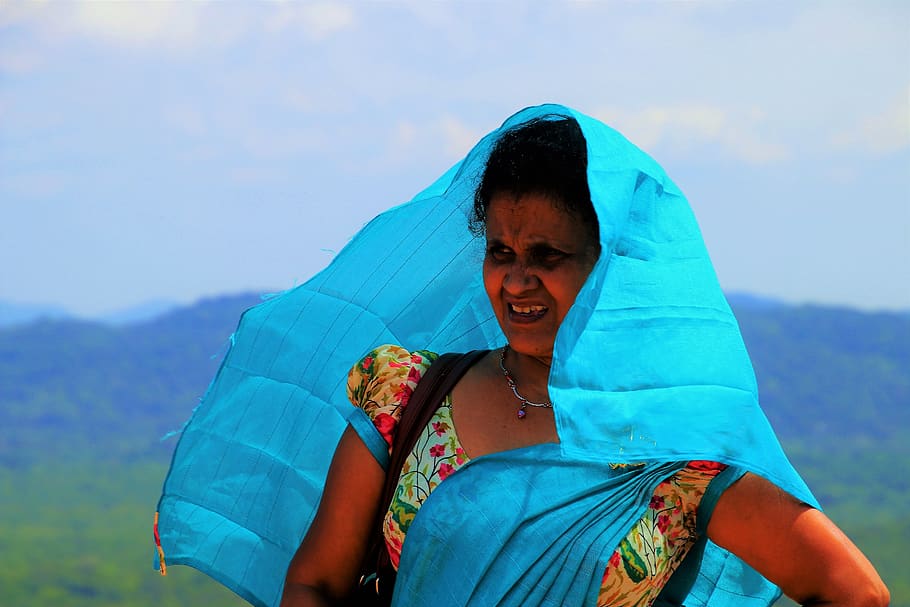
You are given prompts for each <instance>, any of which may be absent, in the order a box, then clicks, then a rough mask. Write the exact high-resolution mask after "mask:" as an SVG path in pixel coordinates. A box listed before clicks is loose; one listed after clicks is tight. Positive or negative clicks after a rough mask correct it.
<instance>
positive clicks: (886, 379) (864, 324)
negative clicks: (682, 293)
mask: <svg viewBox="0 0 910 607" xmlns="http://www.w3.org/2000/svg"><path fill="white" fill-rule="evenodd" d="M260 301H261V297H260V296H259V295H258V294H250V293H246V294H239V295H231V296H224V297H217V298H212V299H207V300H204V301H201V302H199V303H197V304H194V305H192V306H185V307H176V308H172V309H169V310H166V311H163V312H162V313H156V314H154V315H152V317H150V318H145V319H142V320H138V321H133V322H125V324H120V325H117V324H114V323H111V322H99V321H87V320H79V319H72V318H59V317H55V316H54V314H52V313H48V314H45V315H44V316H45V317H44V318H42V319H36V318H32V319H31V321H30V322H26V323H20V324H16V325H13V326H6V327H0V413H2V418H3V423H2V424H0V480H3V479H7V480H6V481H5V482H6V485H4V486H5V487H6V491H7V493H6V494H3V493H2V491H0V499H3V500H9V499H13V503H15V500H16V499H20V498H19V497H18V495H17V493H16V492H17V489H16V487H20V486H22V485H24V484H27V483H28V479H32V478H48V479H51V480H49V481H47V482H50V483H53V485H54V487H56V488H59V491H57V493H56V494H55V495H57V497H56V498H53V499H56V500H58V501H59V503H61V504H62V503H66V505H67V508H69V507H70V506H74V507H79V508H82V509H83V510H84V509H85V508H86V507H88V506H86V505H85V504H87V503H90V502H91V500H90V499H89V498H90V497H91V495H94V494H91V495H82V494H80V491H81V488H82V487H83V486H93V485H87V484H86V483H89V480H87V479H91V482H92V483H99V482H102V481H101V480H98V479H95V477H94V476H93V474H94V472H95V471H97V470H102V469H104V470H119V471H120V472H118V473H117V474H119V475H121V476H119V477H117V478H122V480H118V481H116V482H117V483H120V484H114V485H112V486H111V487H109V488H108V489H107V490H108V491H109V492H110V493H109V494H105V495H110V496H112V497H103V496H101V497H98V499H115V497H114V496H120V495H122V494H124V493H129V492H130V491H133V492H135V491H139V490H140V488H141V489H142V491H147V492H148V496H147V497H146V498H144V499H146V500H148V502H149V503H148V506H147V508H148V509H152V508H153V507H154V499H155V495H156V494H155V492H156V491H157V487H158V486H159V483H160V482H161V480H163V476H164V470H165V466H166V462H167V461H168V460H169V457H170V454H171V452H172V450H173V448H174V445H175V444H176V439H175V438H169V439H166V440H162V437H164V436H166V435H168V434H169V433H170V434H173V433H174V432H175V431H179V430H180V428H181V427H182V424H183V423H184V422H185V421H186V420H187V418H188V417H189V415H190V414H191V412H192V410H193V408H194V407H195V406H196V404H197V403H198V402H199V399H200V397H201V396H202V395H203V394H204V392H205V390H206V387H207V386H208V384H209V382H210V381H211V379H212V377H213V376H214V374H215V372H216V370H217V368H218V365H219V363H220V360H221V358H222V356H223V354H224V353H225V352H226V350H227V346H228V343H229V336H230V334H231V333H232V332H233V330H234V329H235V328H236V326H237V322H238V320H239V318H240V315H241V313H242V312H243V311H244V310H245V309H247V308H249V307H250V306H253V305H256V304H257V303H259V302H260ZM730 301H731V305H732V306H733V308H734V311H735V312H736V314H737V318H738V319H739V323H740V326H741V328H742V332H743V337H744V339H745V342H746V345H747V347H748V348H749V352H750V354H751V356H752V360H753V363H754V366H755V371H756V376H757V378H758V381H759V386H760V394H761V399H762V405H763V407H764V409H765V412H766V413H767V415H768V418H769V420H770V421H771V423H772V425H773V426H774V428H775V429H776V431H777V433H778V435H779V436H780V437H781V440H782V442H783V443H784V446H785V448H786V450H787V452H788V454H789V456H790V457H791V459H792V460H793V462H794V464H795V465H796V467H797V469H799V470H800V472H801V473H802V474H803V476H804V477H805V478H806V480H807V482H808V483H809V486H810V487H811V488H812V490H813V491H814V492H815V494H816V495H817V496H818V498H819V499H820V501H821V502H822V504H823V505H824V506H825V507H826V508H827V511H828V513H829V515H830V516H832V518H834V519H835V520H836V521H838V523H839V524H841V525H843V526H844V529H845V530H846V532H847V533H848V534H849V535H850V536H851V537H852V538H853V539H854V540H855V541H857V543H858V544H860V545H861V546H862V547H863V549H864V550H866V551H867V553H868V554H869V555H870V558H871V559H872V560H873V562H874V563H875V564H876V566H878V567H879V568H880V570H881V571H882V574H883V576H885V577H886V581H889V584H890V585H891V588H892V596H893V597H894V598H895V600H894V603H893V604H894V605H895V606H897V605H904V606H905V607H910V604H908V603H907V602H905V601H904V602H902V601H903V600H904V599H900V597H910V585H908V584H907V583H905V582H904V581H903V580H904V579H905V577H906V576H905V574H904V573H903V569H904V568H905V567H904V566H902V565H901V564H900V563H902V562H904V560H905V559H904V553H905V551H906V545H907V543H908V542H910V519H907V517H906V514H905V510H904V506H905V504H906V502H907V500H908V499H910V476H908V475H907V473H906V465H907V462H908V461H910V440H908V439H910V433H908V430H910V406H908V405H910V314H906V313H867V312H858V311H855V310H849V309H844V308H827V307H819V306H792V305H787V304H784V303H781V302H776V301H773V300H766V299H763V298H755V297H752V296H749V295H740V294H736V295H732V296H731V297H730ZM48 312H53V310H49V311H48ZM140 316H141V315H140ZM149 466H151V467H152V468H153V469H157V470H159V471H160V472H158V473H156V475H160V477H161V478H157V476H156V477H152V478H150V479H147V480H146V481H145V484H143V485H142V487H139V486H137V487H133V483H134V482H135V479H137V478H140V477H142V475H143V474H144V475H145V476H146V477H148V475H149ZM56 470H59V472H54V471H56ZM36 474H37V475H38V476H37V477H35V475H36ZM42 474H43V475H44V476H41V475H42ZM73 475H75V477H73ZM71 478H73V479H74V480H73V481H72V482H73V483H75V485H73V486H72V487H70V486H69V485H67V484H66V483H67V482H69V480H70V479H71ZM143 478H144V477H143ZM79 479H82V480H79ZM125 479H129V481H127V480H125ZM80 483H82V484H80ZM2 484H3V483H0V485H2ZM71 484H72V483H71ZM55 490H56V489H55ZM33 499H34V500H36V501H35V503H36V504H41V505H44V502H43V498H40V499H39V498H38V497H33ZM3 503H8V502H3ZM80 504H81V505H80ZM29 507H31V506H29ZM52 510H53V508H52ZM23 512H24V511H23ZM144 514H146V512H145V510H144V508H143V507H139V508H138V509H137V513H136V514H130V516H142V515H144ZM66 516H68V515H65V516H64V517H63V518H64V520H61V521H59V522H58V523H55V524H58V525H62V526H60V527H57V529H58V531H56V532H55V533H60V534H64V535H66V533H67V532H66V530H67V529H69V527H70V526H72V524H73V521H72V520H69V519H66ZM48 517H50V518H53V517H51V515H50V514H48V515H47V516H46V517H45V518H48ZM0 520H2V518H0ZM48 520H49V519H48ZM55 520H56V519H55ZM73 520H75V519H73ZM79 520H82V521H83V523H80V524H84V525H85V524H88V522H85V521H89V522H90V521H94V520H95V514H93V513H84V514H83V518H82V519H79ZM41 524H45V523H41ZM24 528H28V527H27V526H26V527H24ZM34 528H35V529H38V528H39V527H34ZM17 529H18V527H17ZM98 529H99V530H98V531H97V533H96V534H102V531H104V530H105V529H106V527H104V526H103V525H102V526H101V527H99V528H98ZM6 532H7V533H11V531H9V529H7V531H6ZM118 533H120V532H118ZM20 535H21V534H20ZM70 535H72V534H70ZM26 536H27V537H26ZM79 537H81V536H79ZM23 538H24V539H23ZM23 538H20V539H19V540H17V541H18V542H19V543H18V544H15V545H16V546H18V547H17V548H15V549H14V548H11V549H10V550H11V551H12V552H16V553H17V554H19V552H20V551H22V550H25V549H26V548H27V547H29V546H31V545H32V544H33V539H32V538H31V536H28V534H25V536H23ZM80 541H85V542H86V543H87V544H89V545H90V544H91V543H92V542H94V541H97V540H96V539H95V538H94V536H93V539H91V540H88V539H83V540H80ZM48 554H52V552H48ZM42 558H44V559H45V560H46V559H54V558H55V557H51V556H45V557H42ZM20 560H21V561H22V563H34V562H35V561H34V559H33V560H29V559H28V558H26V557H22V558H21V559H20ZM39 560H40V559H39ZM42 562H43V561H42ZM80 562H81V561H80ZM56 565H57V561H56V560H53V561H48V564H46V565H43V567H45V568H48V567H56ZM22 567H23V570H24V571H25V570H28V567H29V565H27V564H23V565H22ZM44 570H46V569H40V568H39V569H37V571H39V572H40V571H44ZM47 570H49V569H47ZM78 571H81V569H79V570H78ZM78 571H77V570H73V571H70V573H69V575H70V578H73V579H78V575H80V574H79V573H78ZM35 576H38V578H35V579H39V578H40V573H36V574H35ZM2 579H4V578H2V575H0V581H2ZM29 579H31V578H29ZM68 579H69V578H68ZM40 580H41V581H40V582H34V583H43V580H44V578H40ZM17 604H19V603H17ZM36 604H38V603H36ZM73 604H75V603H73ZM80 604H81V603H80Z"/></svg>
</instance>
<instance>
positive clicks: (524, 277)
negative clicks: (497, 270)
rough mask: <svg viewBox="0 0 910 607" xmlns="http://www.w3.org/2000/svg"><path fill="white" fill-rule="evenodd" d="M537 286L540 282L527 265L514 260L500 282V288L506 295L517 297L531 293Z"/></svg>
mask: <svg viewBox="0 0 910 607" xmlns="http://www.w3.org/2000/svg"><path fill="white" fill-rule="evenodd" d="M539 284H540V280H539V279H538V278H537V274H535V273H534V271H533V269H532V268H530V267H529V266H528V264H527V263H522V262H520V261H518V260H516V261H515V263H513V264H511V265H510V266H509V269H508V270H507V271H506V275H505V276H504V277H503V281H502V288H503V289H504V290H505V291H506V292H507V293H510V294H512V295H519V294H521V293H525V292H527V291H533V290H534V289H536V288H537V287H538V285H539Z"/></svg>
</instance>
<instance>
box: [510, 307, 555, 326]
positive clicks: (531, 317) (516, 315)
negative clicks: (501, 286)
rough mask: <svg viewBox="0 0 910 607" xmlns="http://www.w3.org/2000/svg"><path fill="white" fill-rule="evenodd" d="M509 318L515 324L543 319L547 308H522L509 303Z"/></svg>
mask: <svg viewBox="0 0 910 607" xmlns="http://www.w3.org/2000/svg"><path fill="white" fill-rule="evenodd" d="M508 309H509V318H510V319H512V320H513V321H517V322H533V321H535V320H539V319H541V318H543V317H544V316H545V315H546V313H547V311H548V310H549V308H547V307H546V306H522V305H516V304H512V303H510V304H509V305H508Z"/></svg>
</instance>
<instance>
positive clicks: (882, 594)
mask: <svg viewBox="0 0 910 607" xmlns="http://www.w3.org/2000/svg"><path fill="white" fill-rule="evenodd" d="M838 604H840V603H838ZM890 604H891V593H890V592H888V588H887V587H886V586H885V584H884V583H883V582H882V581H881V580H874V581H873V580H870V581H869V582H868V583H866V584H864V585H861V586H855V587H854V588H853V591H852V592H851V593H850V598H849V601H848V602H846V603H844V605H849V606H850V607H888V606H889V605H890Z"/></svg>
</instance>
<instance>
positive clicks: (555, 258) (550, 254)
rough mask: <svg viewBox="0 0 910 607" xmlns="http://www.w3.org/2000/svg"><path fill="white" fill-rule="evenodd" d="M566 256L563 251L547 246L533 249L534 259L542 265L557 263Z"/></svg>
mask: <svg viewBox="0 0 910 607" xmlns="http://www.w3.org/2000/svg"><path fill="white" fill-rule="evenodd" d="M567 255H568V253H566V252H565V251H560V250H559V249H554V248H553V247H548V246H541V247H535V249H534V258H535V259H536V260H537V261H538V262H540V263H543V264H554V263H557V262H559V261H562V260H563V259H564V258H565V257H566V256H567Z"/></svg>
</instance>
